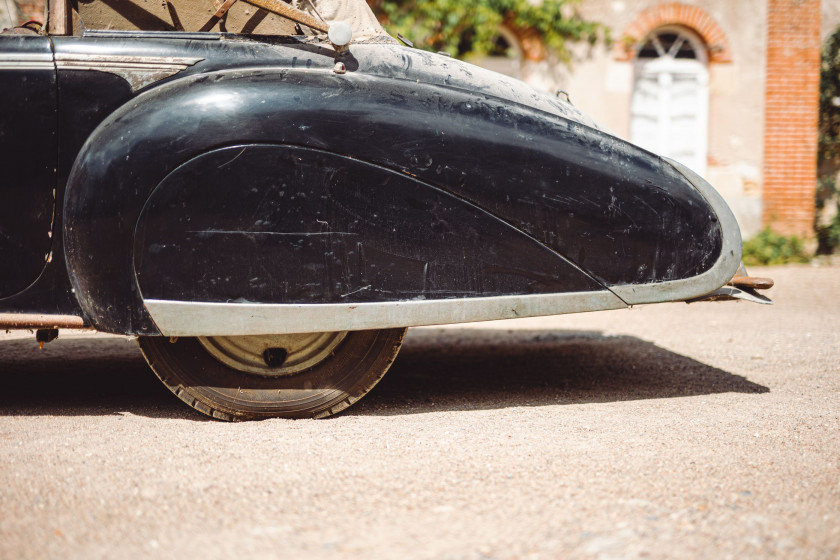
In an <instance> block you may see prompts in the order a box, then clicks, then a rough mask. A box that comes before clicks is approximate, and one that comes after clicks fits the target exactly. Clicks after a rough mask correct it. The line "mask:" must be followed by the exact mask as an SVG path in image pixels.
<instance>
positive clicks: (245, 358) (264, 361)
mask: <svg viewBox="0 0 840 560" xmlns="http://www.w3.org/2000/svg"><path fill="white" fill-rule="evenodd" d="M345 336H347V331H337V332H321V333H301V334H278V335H256V336H207V337H203V336H202V337H198V341H199V342H200V343H201V345H202V346H203V347H204V349H205V350H207V353H208V354H210V355H211V356H213V358H215V359H216V360H218V361H219V362H221V363H222V364H224V365H226V366H228V367H231V368H234V369H237V370H239V371H244V372H247V373H254V374H257V375H263V376H266V377H282V376H288V375H294V374H296V373H299V372H301V371H304V370H307V369H309V368H311V367H313V366H315V365H317V364H318V363H320V362H322V361H323V360H325V359H326V358H328V357H329V356H330V355H331V354H332V353H333V351H334V350H335V349H336V347H337V346H338V345H339V344H341V341H342V340H344V337H345Z"/></svg>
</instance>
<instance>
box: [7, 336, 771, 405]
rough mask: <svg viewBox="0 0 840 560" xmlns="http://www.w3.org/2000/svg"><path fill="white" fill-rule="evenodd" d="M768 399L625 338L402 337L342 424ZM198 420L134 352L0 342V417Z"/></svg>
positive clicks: (121, 345)
mask: <svg viewBox="0 0 840 560" xmlns="http://www.w3.org/2000/svg"><path fill="white" fill-rule="evenodd" d="M768 391H769V389H768V388H767V387H764V386H762V385H758V384H756V383H752V382H750V381H748V380H746V379H745V378H743V377H741V376H738V375H733V374H731V373H728V372H726V371H723V370H720V369H717V368H714V367H711V366H708V365H706V364H703V363H701V362H698V361H696V360H693V359H691V358H688V357H685V356H681V355H679V354H675V353H673V352H670V351H668V350H666V349H664V348H660V347H658V346H656V345H654V344H651V343H650V342H646V341H644V340H640V339H638V338H635V337H632V336H604V335H602V334H601V333H598V332H591V331H545V330H510V331H508V330H495V329H453V328H449V329H447V328H439V329H420V330H417V329H415V330H411V331H409V336H408V337H407V338H406V341H405V344H404V345H403V349H402V351H401V352H400V354H399V356H398V357H397V360H396V362H395V363H394V366H393V367H392V368H391V371H390V372H389V373H388V374H387V375H386V376H385V378H384V379H383V380H382V381H381V382H380V383H379V385H377V386H376V388H375V389H374V390H373V391H372V392H371V393H370V394H369V395H368V396H367V397H365V398H364V399H363V400H361V401H360V402H359V403H357V404H356V405H355V406H353V407H351V408H350V409H349V410H348V411H347V412H346V413H345V414H347V415H377V416H379V415H400V414H415V413H421V412H433V411H441V410H444V411H447V410H477V409H495V408H506V407H511V406H546V405H557V404H577V403H601V402H615V401H625V400H637V399H658V398H673V397H688V396H697V395H710V394H716V393H766V392H768ZM126 412H127V413H131V414H135V415H139V416H147V417H152V418H179V419H188V420H196V421H204V420H206V421H210V420H209V419H207V418H205V417H204V416H202V415H201V414H199V413H197V412H194V411H193V410H192V409H190V408H189V407H188V406H187V405H185V404H183V403H182V402H181V401H180V400H178V399H177V398H176V397H175V396H174V395H172V394H171V393H170V392H169V391H168V390H167V389H166V388H165V387H164V386H163V384H162V383H160V382H159V381H158V379H157V378H156V377H155V376H154V374H153V373H152V372H151V370H150V369H149V368H148V367H147V366H146V363H145V361H144V360H143V358H142V356H141V355H140V351H139V349H138V348H137V344H136V343H135V342H134V341H131V340H128V339H121V338H104V339H99V340H97V339H85V338H66V339H63V338H59V339H58V340H56V341H54V342H51V343H50V344H48V345H47V346H46V348H45V349H44V350H43V351H40V350H38V347H37V345H36V343H35V342H34V340H33V339H32V338H27V339H14V340H0V416H18V415H55V416H63V415H80V416H90V415H109V414H121V413H126Z"/></svg>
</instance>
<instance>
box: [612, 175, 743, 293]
mask: <svg viewBox="0 0 840 560" xmlns="http://www.w3.org/2000/svg"><path fill="white" fill-rule="evenodd" d="M662 159H663V160H664V161H665V162H666V163H669V164H671V165H672V166H674V169H676V170H677V171H679V172H680V173H682V174H683V176H685V178H686V179H688V181H689V182H690V183H691V184H692V185H694V188H696V189H697V191H698V192H699V193H700V194H701V195H702V196H703V198H705V199H706V201H707V202H708V203H709V205H710V206H711V207H712V210H713V211H714V212H715V214H716V215H717V218H718V220H719V222H720V230H721V235H722V236H723V240H722V243H723V246H722V247H721V251H720V257H718V260H717V262H715V264H714V265H713V266H712V268H710V269H709V270H707V271H706V272H704V273H703V274H699V275H697V276H694V277H692V278H684V279H681V280H670V281H667V282H657V283H654V284H627V285H623V286H610V287H609V288H610V290H612V291H613V292H614V293H615V294H616V295H617V296H618V297H620V298H621V299H622V300H624V301H625V302H627V304H628V305H639V304H642V303H662V302H666V301H685V300H687V299H694V298H699V297H702V296H705V295H706V294H710V293H712V292H714V291H715V290H717V289H718V288H720V287H721V286H723V285H725V284H726V283H727V282H729V281H730V280H731V279H732V277H733V276H735V273H736V272H737V271H738V267H739V266H740V265H741V229H740V228H739V227H738V222H737V221H735V215H734V214H732V210H730V209H729V206H728V205H727V204H726V201H724V200H723V197H722V196H720V194H718V192H717V191H716V190H715V188H714V187H713V186H712V185H710V184H709V183H708V182H707V181H706V180H705V179H703V178H702V177H700V176H699V175H698V174H697V173H695V172H694V171H692V170H690V169H689V168H687V167H686V166H684V165H682V164H681V163H678V162H676V161H673V160H670V159H668V158H662Z"/></svg>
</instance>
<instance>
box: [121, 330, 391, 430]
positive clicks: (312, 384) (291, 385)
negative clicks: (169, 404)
mask: <svg viewBox="0 0 840 560" xmlns="http://www.w3.org/2000/svg"><path fill="white" fill-rule="evenodd" d="M405 331H406V329H404V328H399V329H382V330H370V331H350V332H335V333H312V334H299V335H266V336H262V335H261V336H236V337H199V338H183V337H182V338H166V337H154V336H146V337H140V338H139V339H138V343H139V345H140V350H141V352H142V353H143V356H144V357H145V358H146V361H147V362H148V364H149V366H150V367H151V368H152V370H153V371H154V372H155V375H157V376H158V378H160V380H161V381H163V383H164V385H166V386H167V387H168V388H169V390H170V391H172V392H173V393H175V395H176V396H177V397H178V398H180V399H181V400H182V401H184V402H185V403H187V404H188V405H190V406H191V407H193V408H195V409H196V410H198V411H199V412H202V413H204V414H206V415H208V416H212V417H213V418H217V419H219V420H229V421H233V420H249V419H259V418H273V417H281V418H323V417H326V416H330V415H333V414H336V413H338V412H340V411H342V410H344V409H345V408H347V407H348V406H350V405H351V404H353V403H355V402H356V401H358V400H359V399H360V398H362V397H363V396H364V395H366V394H367V393H368V392H369V391H370V390H371V389H373V386H374V385H376V384H377V383H378V382H379V380H380V379H382V376H384V375H385V372H387V371H388V368H389V367H391V364H392V363H393V361H394V358H396V356H397V352H398V351H399V349H400V345H401V344H402V340H403V337H404V336H405Z"/></svg>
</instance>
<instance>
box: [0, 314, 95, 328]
mask: <svg viewBox="0 0 840 560" xmlns="http://www.w3.org/2000/svg"><path fill="white" fill-rule="evenodd" d="M88 328H91V327H90V325H88V324H87V323H85V320H84V319H83V318H81V317H76V316H75V315H40V314H36V313H0V329H88Z"/></svg>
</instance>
